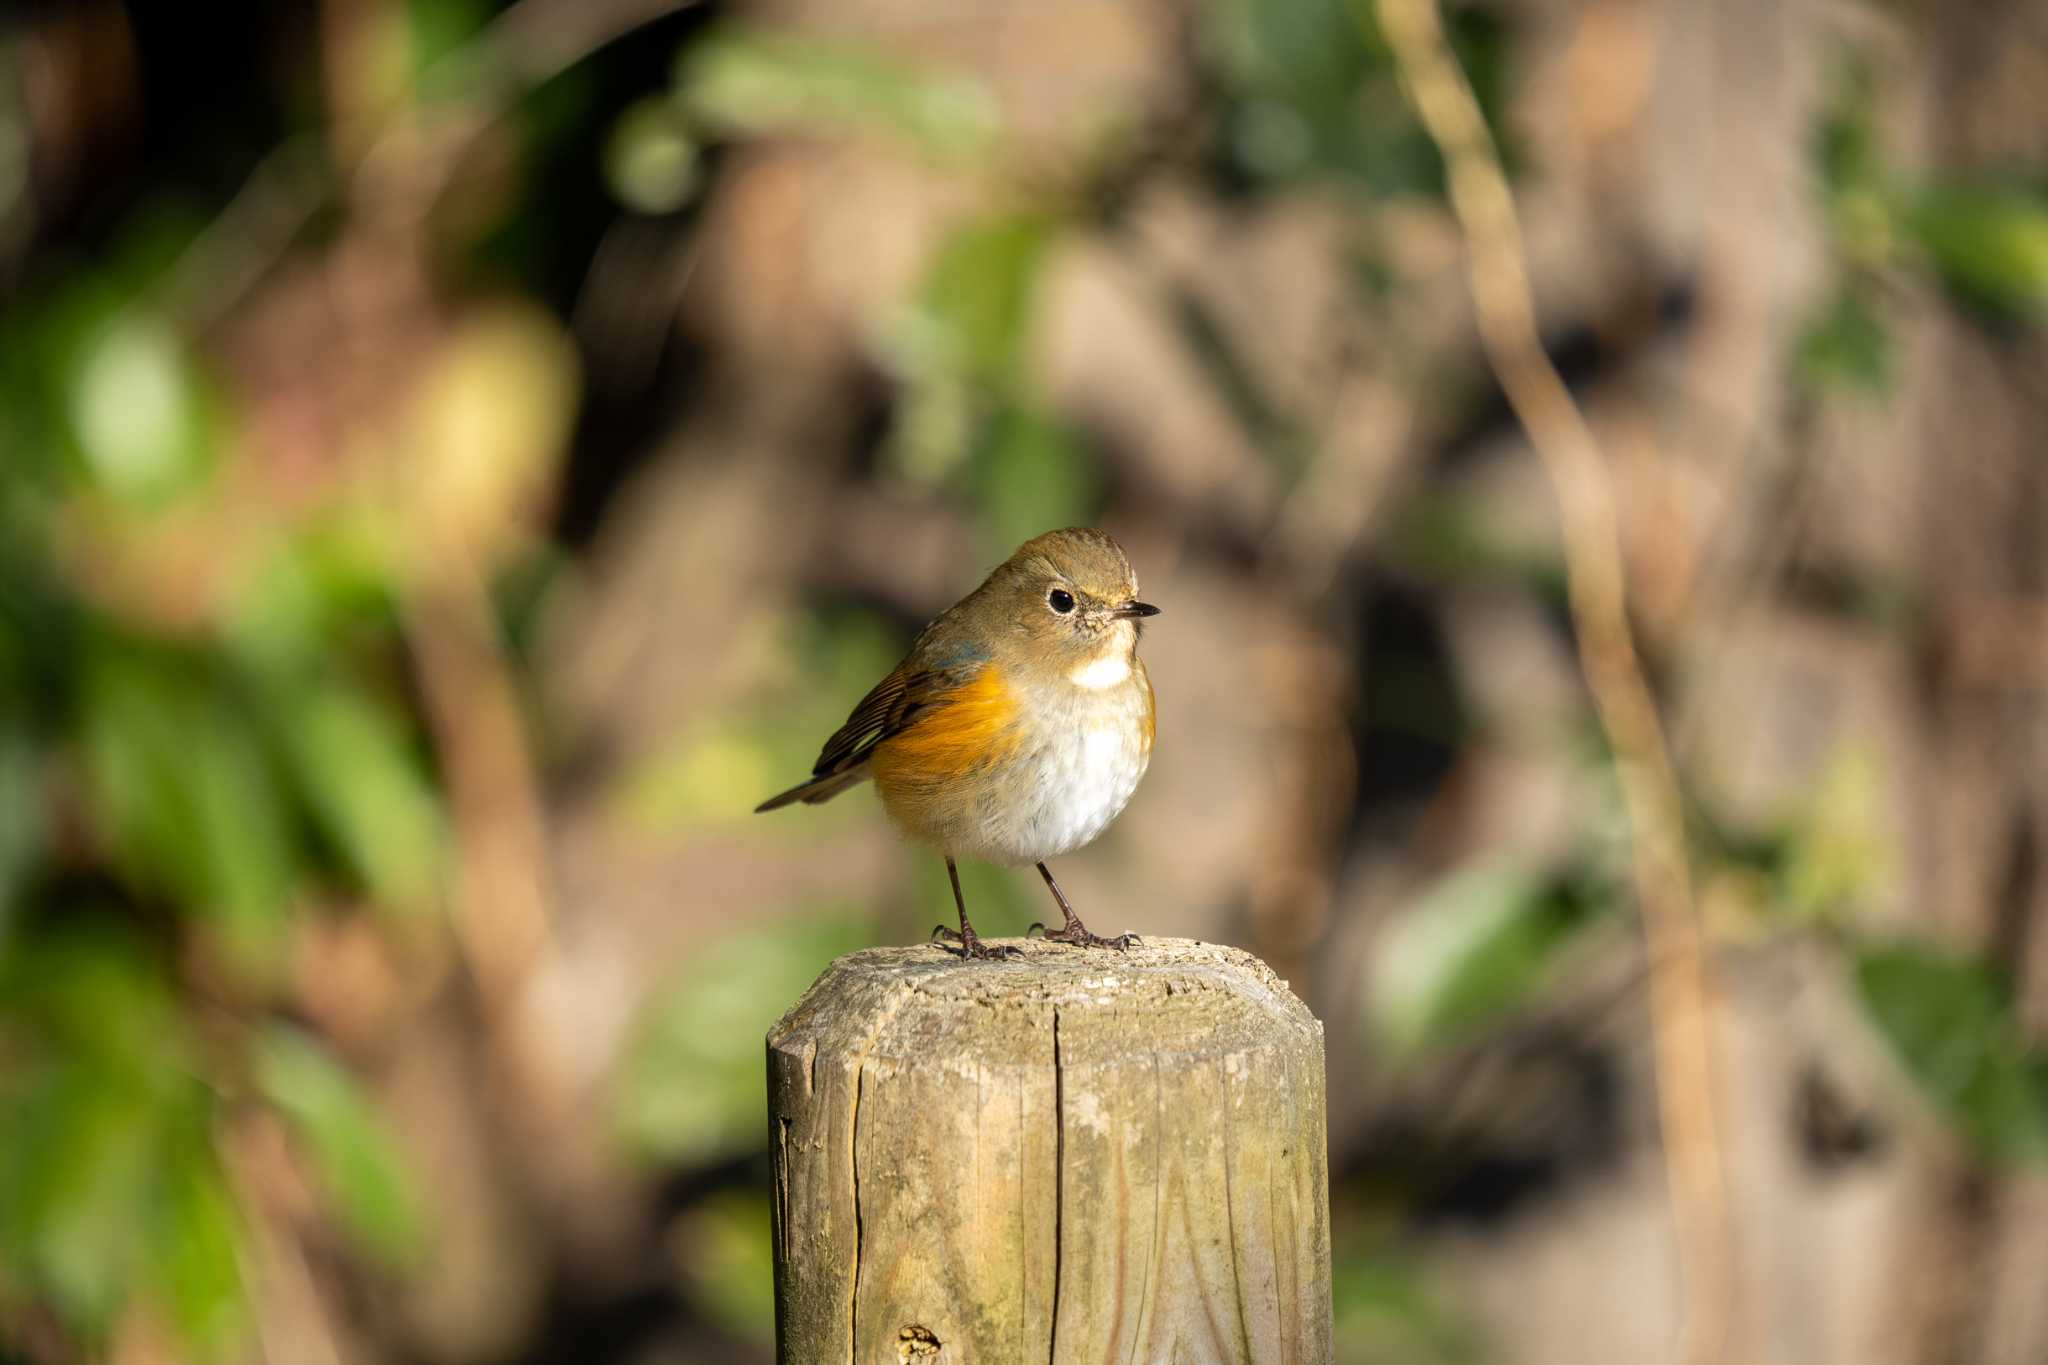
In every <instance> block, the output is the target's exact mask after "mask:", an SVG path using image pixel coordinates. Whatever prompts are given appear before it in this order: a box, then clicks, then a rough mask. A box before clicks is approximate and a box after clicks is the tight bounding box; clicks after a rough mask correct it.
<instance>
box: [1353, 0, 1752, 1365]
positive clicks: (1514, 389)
mask: <svg viewBox="0 0 2048 1365" xmlns="http://www.w3.org/2000/svg"><path fill="white" fill-rule="evenodd" d="M1379 15H1380V23H1381V26H1382V28H1383V29H1384V31H1385V34H1386V38H1387V41H1388V43H1389V44H1390V45H1391V47H1392V48H1393V52H1394V56H1395V60H1396V62H1397V63H1398V65H1399V68H1400V73H1401V78H1402V82H1403V84H1404V85H1405V87H1406V89H1407V91H1408V95H1409V98H1410V100H1411V101H1413V103H1414V105H1415V108H1416V110H1417V112H1418V113H1419V114H1420V115H1421V117H1422V121H1423V123H1424V125H1425V126H1426V127H1427V128H1428V131H1429V134H1430V137H1431V138H1432V139H1433V140H1434V141H1435V142H1436V144H1437V147H1438V149H1439V150H1440V151H1441V152H1442V154H1443V159H1444V167H1445V172H1446V175H1447V177H1448V180H1449V186H1450V195H1451V205H1452V208H1453V210H1454V211H1455V212H1456V214H1457V217H1458V222H1459V226H1460V227H1461V229H1462V230H1463V232H1464V236H1465V248H1466V250H1465V261H1466V271H1467V275H1468V278H1469V280H1470V284H1471V288H1472V297H1473V305H1474V308H1475V310H1476V314H1477V320H1478V327H1479V335H1480V340H1481V343H1482V344H1483V345H1484V346H1485V348H1486V353H1487V357H1488V359H1489V360H1490V361H1491V363H1492V365H1493V368H1494V371H1495V373H1496V375H1497V376H1498V378H1499V380H1500V384H1501V387H1502V389H1503V390H1504V391H1505V392H1506V394H1507V397H1508V401H1509V403H1510V404H1511V405H1512V406H1513V407H1514V410H1515V415H1516V416H1517V417H1518V418H1519V419H1520V421H1521V423H1522V426H1523V427H1524V429H1526V430H1527V432H1528V434H1529V440H1530V443H1531V444H1532V445H1534V446H1535V448H1536V453H1537V455H1538V456H1539V457H1540V458H1541V459H1542V461H1543V465H1544V469H1545V471H1546V472H1547V473H1548V475H1549V478H1550V482H1551V485H1552V487H1553V489H1554V491H1555V493H1556V496H1557V501H1558V512H1559V519H1560V523H1561V530H1562V535H1563V543H1564V555H1565V567H1566V570H1567V574H1568V577H1569V591H1570V598H1571V611H1572V620H1573V624H1574V627H1575V630H1576V633H1577V636H1578V646H1579V661H1580V666H1581V667H1582V668H1583V669H1584V671H1585V675H1586V684H1587V687H1588V689H1589V690H1590V691H1591V693H1592V697H1593V704H1594V707H1595V708H1596V710H1597V711H1598V712H1599V716H1600V722H1601V725H1602V726H1603V727H1604V729H1605V730H1606V732H1607V736H1608V740H1609V742H1610V744H1611V745H1612V746H1613V749H1614V754H1615V766H1616V770H1617V776H1618V779H1619V782H1620V785H1621V791H1622V797H1623V801H1624V803H1625V805H1626V807H1627V811H1628V817H1629V824H1630V827H1631V834H1632V848H1633V862H1634V879H1635V886H1636V900H1637V904H1638V907H1639V912H1640V913H1641V915H1642V919H1643V931H1644V937H1645V939H1646V941H1647V946H1648V950H1649V960H1650V963H1651V970H1650V974H1649V999H1650V1014H1651V1028H1652V1034H1653V1036H1652V1051H1653V1055H1654V1059H1655V1063H1656V1083H1657V1103H1658V1113H1659V1121H1660V1126H1661V1128H1662V1132H1663V1139H1664V1144H1663V1145H1664V1162H1665V1179H1666V1183H1667V1185H1668V1187H1669V1191H1670V1198H1671V1206H1672V1217H1673V1222H1674V1224H1675V1225H1676V1231H1677V1239H1678V1257H1679V1265H1680V1273H1681V1275H1682V1277H1683V1284H1684V1294H1685V1310H1684V1323H1685V1326H1684V1339H1683V1355H1682V1358H1683V1359H1685V1360H1687V1361H1694V1362H1697V1361H1709V1360H1715V1359H1718V1358H1720V1357H1721V1356H1722V1355H1723V1354H1724V1352H1725V1351H1726V1350H1727V1348H1728V1345H1729V1335H1730V1324H1731V1322H1732V1320H1733V1316H1734V1314H1733V1308H1734V1289H1735V1278H1734V1257H1733V1241H1732V1229H1731V1226H1730V1218H1729V1213H1728V1191H1727V1184H1726V1179H1725V1175H1724V1171H1723V1158H1722V1150H1721V1141H1720V1134H1719V1129H1718V1123H1717V1117H1716V1112H1715V1111H1716V1099H1715V1092H1716V1086H1715V1074H1714V1055H1713V1043H1712V1038H1711V1035H1710V1033H1709V1020H1708V1015H1707V994H1708V987H1707V966H1706V956H1705V948H1704V944H1703V942H1702V935H1701V929H1700V923H1699V917H1698V915H1697V913H1696V911H1695V908H1694V905H1693V900H1692V888H1691V882H1690V878H1689V872H1688V869H1687V866H1686V856H1685V833H1684V822H1683V814H1682V809H1681V806H1680V798H1679V791H1678V780H1677V775H1676V773H1675V771H1674V769H1673V766H1672V761H1671V753H1670V749H1669V747H1668V746H1667V744H1666V742H1665V737H1664V728H1663V722H1662V720H1661V718H1660V717H1659V715H1658V712H1657V703H1656V698H1655V697H1654V696H1653V695H1652V694H1651V691H1650V685H1649V682H1648V680H1647V679H1646V677H1645V676H1644V673H1643V668H1642V663H1641V660H1640V659H1639V658H1638V657H1637V654H1636V647H1635V638H1634V634H1633V632H1632V629H1631V627H1630V624H1629V617H1628V589H1627V581H1626V576H1625V571H1624V568H1623V564H1622V557H1621V540H1620V536H1619V525H1618V520H1617V517H1616V513H1615V504H1614V492H1613V487H1612V484H1611V482H1610V480H1609V478H1608V473H1607V468H1606V464H1605V461H1604V458H1603V456H1602V455H1601V452H1600V447H1599V444H1598V442H1597V441H1596V440H1595V439H1594V436H1593V432H1592V429H1591V428H1590V427H1589V426H1588V425H1587V422H1586V418H1585V415H1584V414H1583V413H1581V412H1580V410H1579V407H1578V404H1577V403H1576V402H1575V401H1574V399H1573V398H1572V395H1571V392H1570V390H1568V389H1567V388H1566V387H1565V384H1564V381H1563V379H1562V378H1561V377H1560V376H1559V375H1558V372H1557V369H1556V367H1555V366H1554V365H1552V364H1551V362H1550V358H1549V356H1548V355H1547V354H1546V353H1545V352H1544V349H1543V343H1542V338H1541V335H1540V333H1539V331H1538V329H1537V323H1536V305H1535V296H1534V292H1533V290H1532V289H1531V287H1530V282H1529V270H1528V259H1527V252H1526V250H1525V248H1524V245H1523V240H1522V232H1521V227H1520V224H1519V223H1518V221H1517V218H1516V213H1515V201H1514V196H1513V194H1512V193H1511V191H1510V190H1509V188H1508V181H1507V175H1506V173H1505V172H1504V171H1503V170H1502V168H1501V163H1500V155H1499V152H1498V149H1497V148H1496V147H1495V146H1494V143H1493V137H1492V135H1491V133H1490V132H1489V131H1488V130H1487V127H1486V121H1485V119H1484V118H1483V116H1482V115H1481V113H1480V110H1479V103H1478V101H1477V100H1476V99H1475V98H1474V97H1473V94H1472V88H1471V86H1470V84H1469V83H1468V82H1467V81H1466V79H1465V74H1464V72H1463V70H1461V69H1460V68H1459V66H1458V64H1457V61H1456V59H1455V58H1454V57H1453V56H1452V54H1451V50H1450V46H1449V44H1448V43H1447V42H1446V41H1445V38H1444V31H1443V25H1442V21H1441V18H1440V16H1439V15H1438V13H1437V7H1436V0H1379Z"/></svg>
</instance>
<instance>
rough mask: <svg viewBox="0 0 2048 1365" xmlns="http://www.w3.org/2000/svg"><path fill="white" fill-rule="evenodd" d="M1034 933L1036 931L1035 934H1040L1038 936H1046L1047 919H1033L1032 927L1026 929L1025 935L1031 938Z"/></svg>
mask: <svg viewBox="0 0 2048 1365" xmlns="http://www.w3.org/2000/svg"><path fill="white" fill-rule="evenodd" d="M1034 933H1035V934H1037V935H1038V937H1040V938H1044V937H1045V921H1044V920H1042V919H1035V920H1033V921H1031V927H1030V928H1029V929H1026V930H1025V931H1024V937H1026V938H1030V937H1031V936H1032V935H1033V934H1034Z"/></svg>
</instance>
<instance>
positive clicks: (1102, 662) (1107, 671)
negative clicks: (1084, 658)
mask: <svg viewBox="0 0 2048 1365" xmlns="http://www.w3.org/2000/svg"><path fill="white" fill-rule="evenodd" d="M1130 676H1131V656H1130V655H1129V654H1128V653H1126V652H1125V651H1123V650H1121V649H1118V650H1112V651H1110V652H1109V653H1107V654H1104V655H1103V656H1102V657H1100V658H1098V659H1090V660H1089V661H1088V662H1087V663H1085V664H1082V665H1081V666H1080V667H1079V668H1076V669H1074V670H1073V671H1072V672H1070V673H1068V674H1067V679H1068V681H1070V682H1072V683H1073V684H1074V685H1075V686H1076V687H1085V688H1087V689H1088V690H1089V691H1090V692H1100V691H1102V690H1103V689H1104V688H1106V687H1116V686H1118V685H1119V684H1121V683H1123V682H1125V681H1126V680H1128V679H1129V678H1130Z"/></svg>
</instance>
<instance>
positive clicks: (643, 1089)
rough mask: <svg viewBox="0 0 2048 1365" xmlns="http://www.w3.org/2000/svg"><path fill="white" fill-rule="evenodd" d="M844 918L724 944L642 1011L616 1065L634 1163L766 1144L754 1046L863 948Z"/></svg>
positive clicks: (682, 1160)
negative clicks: (837, 961)
mask: <svg viewBox="0 0 2048 1365" xmlns="http://www.w3.org/2000/svg"><path fill="white" fill-rule="evenodd" d="M868 937H869V936H868V934H867V933H866V932H865V930H864V928H863V926H862V924H861V922H860V920H859V919H858V918H857V917H856V916H855V915H853V914H852V913H851V912H848V913H843V914H833V915H825V916H821V917H817V918H813V919H810V920H807V921H787V920H777V921H775V922H773V923H769V924H762V925H760V926H759V927H756V928H748V929H744V930H741V931H740V932H738V933H735V934H731V935H729V936H728V937H726V938H725V939H724V940H722V941H721V942H719V943H718V944H717V945H716V946H714V947H713V948H712V949H711V950H710V951H708V952H705V953H703V954H701V955H699V956H698V957H697V958H695V959H694V960H692V961H691V962H689V963H688V964H687V965H685V966H684V967H683V969H682V970H681V971H680V972H678V973H677V974H676V976H675V977H674V978H673V979H672V980H671V981H670V982H669V983H668V984H667V985H666V986H665V987H664V988H663V989H662V990H661V991H660V992H659V993H657V994H656V995H655V996H654V998H653V999H652V1000H651V1001H650V1002H649V1004H648V1007H647V1009H646V1012H645V1013H644V1014H643V1016H642V1018H641V1020H640V1025H639V1028H638V1031H637V1036H636V1037H635V1039H634V1041H633V1042H632V1044H631V1045H630V1046H629V1047H628V1049H627V1051H626V1054H625V1057H624V1059H623V1061H622V1063H621V1067H620V1071H619V1074H618V1077H617V1081H616V1087H615V1101H614V1103H615V1108H614V1120H615V1122H616V1124H617V1126H618V1129H619V1131H620V1133H621V1135H622V1136H623V1137H624V1138H625V1140H626V1142H627V1143H628V1144H629V1145H630V1146H631V1147H633V1148H635V1149H636V1150H637V1151H639V1152H640V1153H641V1154H643V1155H646V1156H649V1157H653V1158H657V1159H660V1160H664V1161H669V1162H674V1163H677V1164H680V1165H702V1164H705V1163H707V1162H711V1161H716V1160H719V1159H722V1158H726V1157H731V1156H736V1155H740V1154H742V1153H746V1152H751V1151H756V1150H758V1149H759V1148H760V1147H761V1146H762V1145H763V1144H764V1143H765V1142H766V1141H767V1127H768V1117H767V1115H768V1090H767V1081H766V1079H765V1076H764V1073H763V1069H762V1063H761V1058H762V1048H763V1039H765V1038H766V1036H767V1033H768V1028H769V1026H770V1025H771V1024H773V1023H774V1022H775V1021H776V1019H777V1018H779V1017H780V1016H781V1014H782V1012H783V1011H784V1010H786V1009H788V1008H789V1007H790V1006H791V1005H793V1004H795V1003H796V1001H797V997H798V996H800V995H802V994H803V992H804V991H805V989H806V988H808V987H809V986H810V984H811V982H812V981H813V980H815V979H816V978H817V975H818V973H819V972H821V971H823V970H824V969H825V967H826V966H827V965H828V964H829V963H830V962H831V961H832V959H833V958H835V957H837V956H839V955H840V954H841V953H846V952H851V951H853V950H854V949H855V948H859V947H862V946H864V945H865V943H866V942H867V939H868Z"/></svg>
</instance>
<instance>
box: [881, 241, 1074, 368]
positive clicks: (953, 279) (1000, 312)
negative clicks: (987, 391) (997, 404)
mask: <svg viewBox="0 0 2048 1365" xmlns="http://www.w3.org/2000/svg"><path fill="white" fill-rule="evenodd" d="M1056 228H1057V224H1056V223H1055V221H1054V220H1053V219H1051V218H1048V217H1046V216H1045V215H1043V214H1038V213H1012V214H999V215H996V216H994V217H990V218H981V219H976V220H974V221H972V222H969V223H966V224H964V225H963V226H961V227H958V228H955V229H954V230H953V232H952V233H951V234H950V235H949V236H948V237H947V238H946V240H945V241H944V242H943V243H942V244H941V245H940V246H939V249H938V251H937V253H936V254H935V255H934V256H933V258H932V261H931V264H930V265H929V266H928V267H927V268H926V271H925V275H924V280H923V283H922V284H921V285H920V287H919V289H918V295H917V302H916V305H915V308H914V310H913V313H912V316H911V319H910V321H909V323H908V324H907V325H908V326H909V328H910V329H911V330H912V335H913V337H914V338H915V341H914V343H913V345H914V346H915V348H917V350H918V351H919V353H920V354H921V355H922V356H923V357H925V361H926V364H928V365H936V366H938V367H940V368H943V369H945V370H948V371H950V372H956V373H959V374H961V375H963V376H964V377H966V378H967V379H969V380H971V381H974V382H977V383H981V384H987V385H991V386H995V387H998V388H1004V389H1007V388H1009V387H1010V386H1013V385H1014V384H1016V383H1017V382H1018V380H1019V378H1020V377H1021V372H1022V367H1023V361H1024V356H1025V348H1026V347H1027V345H1028V344H1029V342H1030V336H1031V321H1032V315H1033V312H1034V304H1035V302H1036V300H1037V297H1038V279H1039V275H1040V272H1041V267H1042V266H1043V265H1044V263H1045V258H1046V252H1047V249H1048V248H1049V247H1050V246H1051V245H1052V242H1053V238H1054V234H1055V231H1056Z"/></svg>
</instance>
